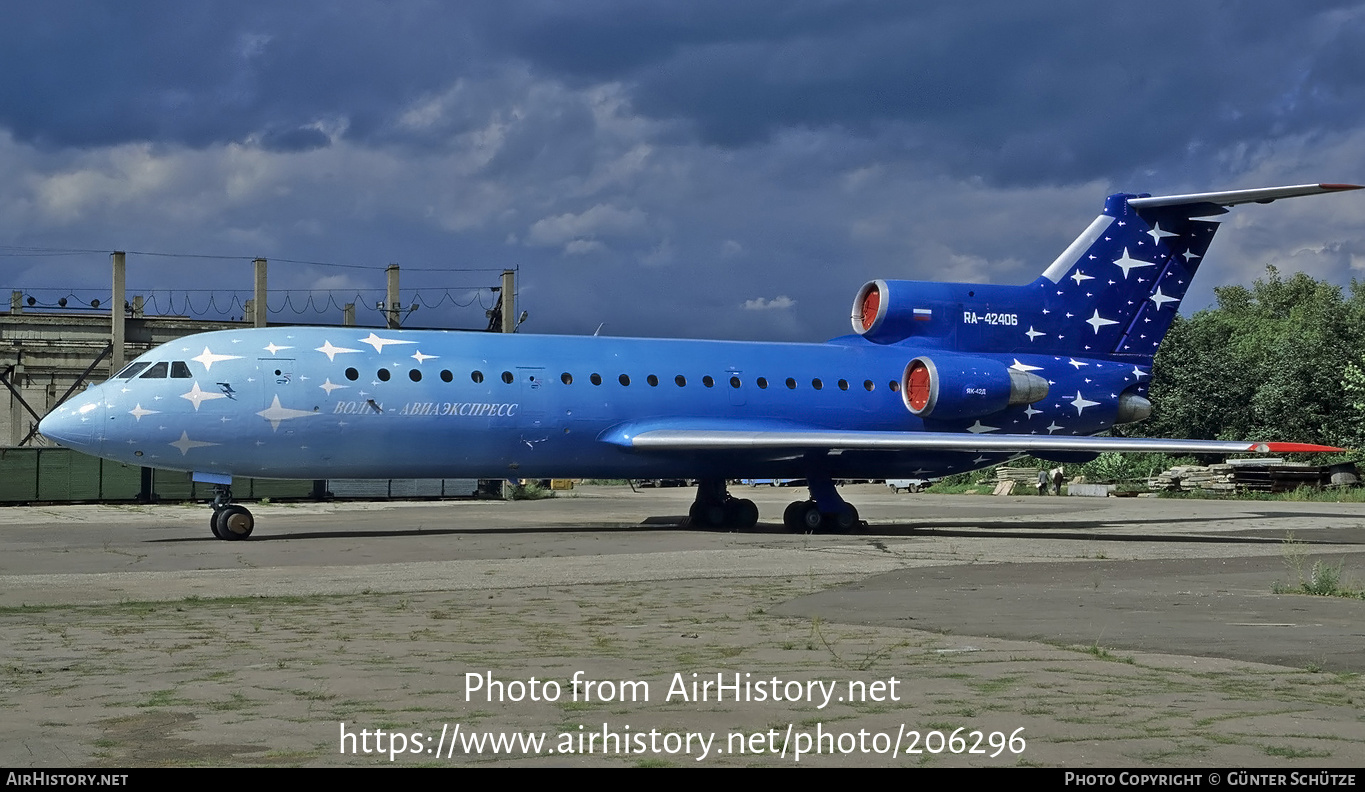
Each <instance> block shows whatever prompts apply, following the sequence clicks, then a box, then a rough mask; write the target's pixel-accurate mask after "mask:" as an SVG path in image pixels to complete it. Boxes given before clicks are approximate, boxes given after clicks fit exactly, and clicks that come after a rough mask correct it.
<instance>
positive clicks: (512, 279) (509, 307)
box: [502, 270, 517, 333]
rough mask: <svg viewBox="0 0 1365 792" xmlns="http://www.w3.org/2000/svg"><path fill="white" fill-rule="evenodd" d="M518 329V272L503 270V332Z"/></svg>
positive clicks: (511, 331)
mask: <svg viewBox="0 0 1365 792" xmlns="http://www.w3.org/2000/svg"><path fill="white" fill-rule="evenodd" d="M516 331H517V273H516V272H515V271H513V270H503V271H502V332H504V333H515V332H516Z"/></svg>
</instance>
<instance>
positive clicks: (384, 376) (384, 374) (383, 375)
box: [375, 369, 389, 382]
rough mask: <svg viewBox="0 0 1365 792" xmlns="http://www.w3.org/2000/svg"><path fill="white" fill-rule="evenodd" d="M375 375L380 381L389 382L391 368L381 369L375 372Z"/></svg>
mask: <svg viewBox="0 0 1365 792" xmlns="http://www.w3.org/2000/svg"><path fill="white" fill-rule="evenodd" d="M375 376H376V377H378V378H379V381H380V382H388V381H389V370H388V369H380V370H379V371H378V372H377V373H376V374H375Z"/></svg>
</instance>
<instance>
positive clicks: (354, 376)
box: [346, 368, 360, 382]
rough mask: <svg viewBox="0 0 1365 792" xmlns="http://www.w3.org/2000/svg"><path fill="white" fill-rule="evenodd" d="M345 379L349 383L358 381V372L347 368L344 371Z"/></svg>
mask: <svg viewBox="0 0 1365 792" xmlns="http://www.w3.org/2000/svg"><path fill="white" fill-rule="evenodd" d="M346 379H348V380H350V381H351V382H355V381H356V380H358V379H360V372H359V371H356V370H355V369H353V368H348V369H346Z"/></svg>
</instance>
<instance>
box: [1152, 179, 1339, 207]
mask: <svg viewBox="0 0 1365 792" xmlns="http://www.w3.org/2000/svg"><path fill="white" fill-rule="evenodd" d="M1359 189H1361V185H1358V184H1296V185H1293V186H1290V187H1260V188H1257V189H1254V190H1224V191H1222V192H1207V193H1190V194H1189V195H1157V196H1153V197H1150V198H1129V199H1128V205H1129V206H1132V207H1134V208H1137V209H1146V208H1149V207H1155V206H1186V205H1189V204H1215V205H1217V206H1236V205H1237V204H1244V203H1270V202H1271V201H1274V200H1276V199H1277V198H1296V197H1298V196H1300V195H1320V194H1322V193H1330V192H1342V191H1343V190H1359Z"/></svg>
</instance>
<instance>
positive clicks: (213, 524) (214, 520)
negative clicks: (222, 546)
mask: <svg viewBox="0 0 1365 792" xmlns="http://www.w3.org/2000/svg"><path fill="white" fill-rule="evenodd" d="M219 514H222V509H214V510H213V516H212V517H209V528H210V529H211V530H212V531H213V535H214V537H215V538H218V539H222V538H223V535H222V534H220V533H218V515H219Z"/></svg>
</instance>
